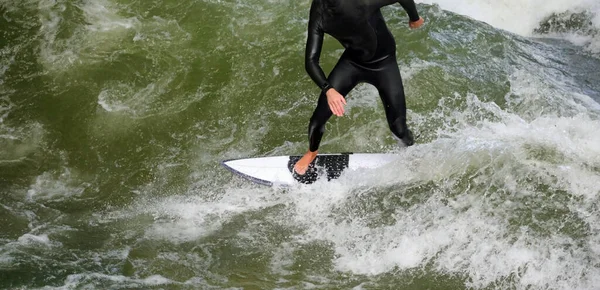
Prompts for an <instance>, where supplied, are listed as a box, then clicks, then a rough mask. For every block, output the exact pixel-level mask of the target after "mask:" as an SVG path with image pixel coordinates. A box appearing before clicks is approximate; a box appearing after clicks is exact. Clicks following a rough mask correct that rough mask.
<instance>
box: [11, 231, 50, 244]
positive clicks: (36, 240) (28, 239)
mask: <svg viewBox="0 0 600 290" xmlns="http://www.w3.org/2000/svg"><path fill="white" fill-rule="evenodd" d="M17 241H18V242H19V243H21V244H42V245H46V246H50V245H51V244H52V242H51V241H50V239H49V238H48V235H45V234H42V235H32V234H24V235H22V236H20V237H19V238H18V239H17Z"/></svg>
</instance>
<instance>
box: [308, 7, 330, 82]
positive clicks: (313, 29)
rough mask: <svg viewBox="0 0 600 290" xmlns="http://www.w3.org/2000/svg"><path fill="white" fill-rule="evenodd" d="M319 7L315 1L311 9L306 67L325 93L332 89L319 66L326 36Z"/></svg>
mask: <svg viewBox="0 0 600 290" xmlns="http://www.w3.org/2000/svg"><path fill="white" fill-rule="evenodd" d="M319 7H320V5H319V3H318V1H313V2H312V5H311V7H310V18H309V20H308V37H307V40H306V52H305V56H304V65H305V68H306V72H307V73H308V75H309V76H310V78H311V79H312V80H313V81H314V82H315V84H317V86H319V88H320V89H321V90H322V91H324V92H325V91H326V90H328V89H329V88H331V86H330V85H329V83H328V82H327V78H326V77H325V73H323V69H322V68H321V66H320V65H319V59H320V57H321V48H322V47H323V36H324V33H323V28H322V26H321V17H320V15H321V14H320V11H318V9H319Z"/></svg>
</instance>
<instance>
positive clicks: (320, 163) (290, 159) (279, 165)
mask: <svg viewBox="0 0 600 290" xmlns="http://www.w3.org/2000/svg"><path fill="white" fill-rule="evenodd" d="M301 157H302V156H272V157H258V158H242V159H230V160H225V161H223V162H222V164H223V166H225V168H227V169H229V170H230V171H231V172H233V173H235V174H237V175H239V176H242V177H244V178H246V179H249V180H251V181H253V182H256V183H259V184H263V185H268V186H276V185H277V186H279V185H284V186H286V185H292V184H294V183H313V182H315V181H316V180H318V179H319V178H327V180H331V179H335V178H338V177H339V176H340V175H341V174H342V173H343V172H344V171H347V170H357V169H361V168H367V169H372V168H377V167H381V166H383V165H385V164H387V163H390V162H392V161H394V160H396V158H398V155H396V154H387V153H336V154H319V155H317V158H315V160H314V161H313V162H312V163H311V164H310V167H309V169H308V170H307V172H306V173H305V174H304V175H298V174H296V173H295V172H293V167H294V164H296V161H298V159H300V158H301Z"/></svg>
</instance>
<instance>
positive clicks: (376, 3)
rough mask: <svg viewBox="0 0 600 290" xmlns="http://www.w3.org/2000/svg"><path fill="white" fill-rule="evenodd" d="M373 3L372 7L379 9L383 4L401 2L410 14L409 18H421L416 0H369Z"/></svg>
mask: <svg viewBox="0 0 600 290" xmlns="http://www.w3.org/2000/svg"><path fill="white" fill-rule="evenodd" d="M367 1H369V3H370V4H371V7H372V9H379V8H381V7H383V6H387V5H392V4H395V3H399V4H400V6H402V8H404V10H405V11H406V14H408V18H409V19H410V21H411V22H416V21H419V20H420V17H419V12H418V11H417V5H416V4H415V1H414V0H367Z"/></svg>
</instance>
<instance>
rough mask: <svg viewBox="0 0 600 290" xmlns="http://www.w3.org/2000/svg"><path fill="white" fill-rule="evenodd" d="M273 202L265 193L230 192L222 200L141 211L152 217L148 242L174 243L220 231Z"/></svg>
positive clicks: (183, 200)
mask: <svg viewBox="0 0 600 290" xmlns="http://www.w3.org/2000/svg"><path fill="white" fill-rule="evenodd" d="M273 198H275V197H274V196H273V195H272V194H270V193H269V192H268V191H267V192H264V191H260V192H253V191H252V190H239V189H230V190H228V191H227V193H226V194H225V195H223V196H222V197H221V198H219V199H216V200H213V201H207V200H204V199H203V198H200V197H173V198H167V199H166V200H164V201H161V202H157V203H155V205H153V206H150V207H146V206H144V207H145V209H141V210H143V211H144V212H148V213H151V214H153V215H154V216H155V220H156V222H155V223H154V224H153V225H152V227H151V228H149V229H148V230H147V231H146V236H147V237H148V238H155V239H167V240H170V241H173V242H187V241H193V240H196V239H199V238H202V237H205V236H207V235H210V234H212V233H214V232H215V231H217V230H219V229H220V228H221V226H222V225H223V224H225V223H227V222H228V221H229V219H231V218H232V217H234V216H236V215H238V214H240V213H243V212H246V211H252V210H256V209H259V208H262V207H264V206H267V205H268V203H269V202H268V201H269V200H270V199H273Z"/></svg>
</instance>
